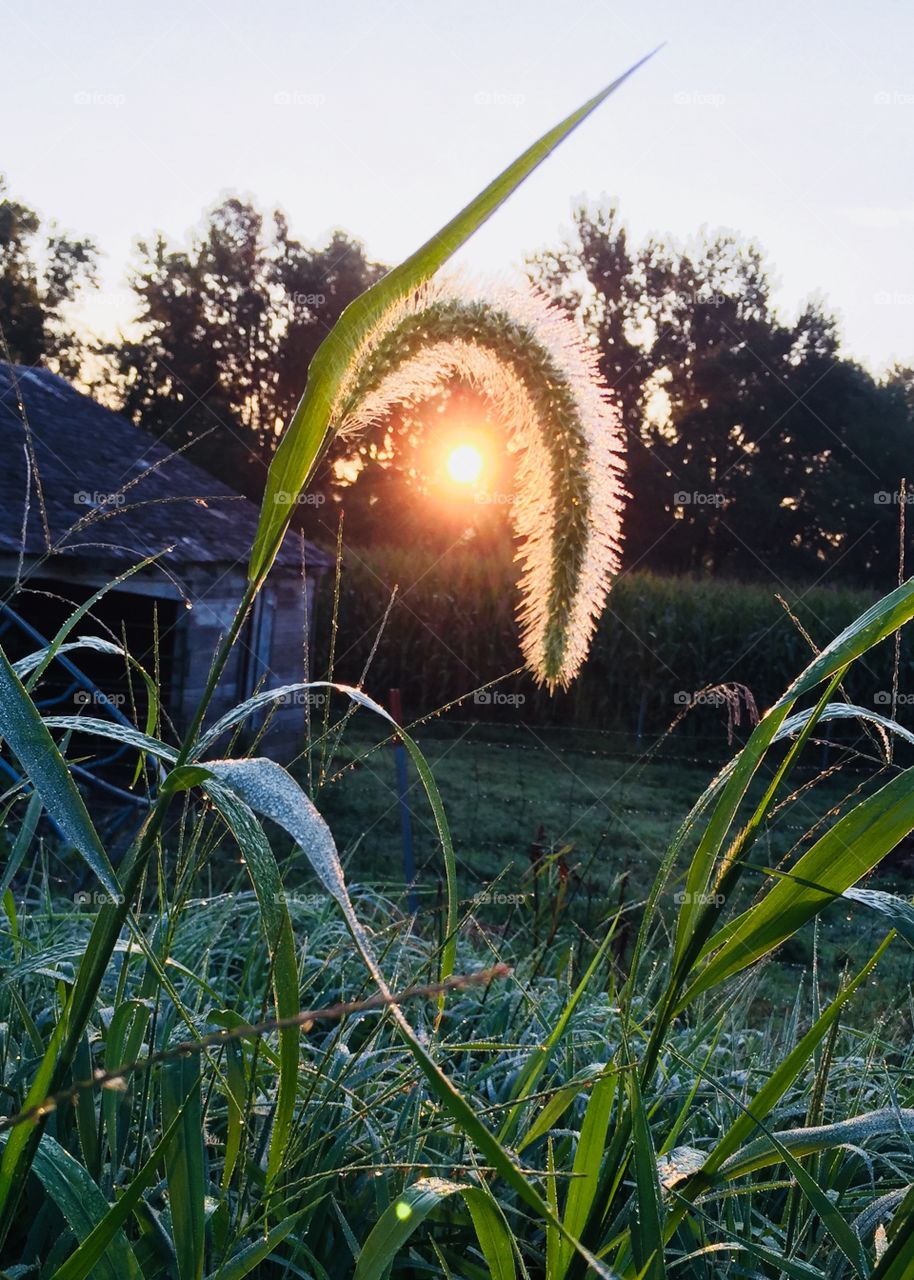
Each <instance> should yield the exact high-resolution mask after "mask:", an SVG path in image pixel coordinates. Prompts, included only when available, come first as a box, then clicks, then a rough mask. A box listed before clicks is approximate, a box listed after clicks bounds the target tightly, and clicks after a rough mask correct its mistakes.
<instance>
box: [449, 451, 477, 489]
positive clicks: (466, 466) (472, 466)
mask: <svg viewBox="0 0 914 1280" xmlns="http://www.w3.org/2000/svg"><path fill="white" fill-rule="evenodd" d="M484 465H485V459H484V458H483V456H482V454H481V452H480V451H479V449H477V448H476V446H475V445H473V444H459V445H457V446H456V448H454V449H452V450H451V452H450V453H449V454H448V459H447V471H448V475H449V476H450V477H451V479H452V480H454V481H455V482H456V483H457V484H475V483H476V481H477V480H478V479H479V477H480V475H481V474H482V469H483V466H484Z"/></svg>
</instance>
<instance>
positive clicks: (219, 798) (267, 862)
mask: <svg viewBox="0 0 914 1280" xmlns="http://www.w3.org/2000/svg"><path fill="white" fill-rule="evenodd" d="M243 763H253V762H243ZM276 767H277V768H279V766H278V765H277V766H276ZM212 768H213V770H214V771H215V769H216V768H217V766H216V765H214V766H212ZM206 789H207V794H208V795H209V797H210V799H211V800H212V802H213V804H214V805H215V806H216V808H217V809H218V811H219V813H220V814H221V815H222V818H223V820H224V821H225V823H226V825H227V826H228V827H229V830H230V831H231V832H232V834H233V835H234V837H235V839H236V840H237V842H238V845H239V847H240V848H241V850H242V851H243V853H244V861H245V866H246V868H247V872H248V875H249V876H250V878H251V883H252V885H253V886H254V893H255V894H256V897H257V904H258V906H259V908H260V918H261V921H262V923H263V931H264V935H265V937H266V940H267V948H268V950H269V954H270V962H271V965H272V976H273V998H274V1000H275V1003H276V1015H277V1017H279V1018H291V1017H294V1015H295V1014H296V1013H297V1012H298V962H297V959H296V951H295V935H294V933H293V931H292V921H291V919H290V918H289V908H288V906H287V905H286V902H285V895H284V893H283V887H282V879H281V877H280V874H279V867H278V866H277V865H276V858H275V857H274V854H273V850H272V849H271V848H270V844H269V841H268V840H267V838H266V836H265V835H264V832H263V828H262V827H261V825H260V823H259V822H258V821H257V819H256V817H255V816H254V814H253V813H252V811H251V809H250V808H249V807H248V805H247V804H246V803H245V802H244V800H243V799H240V798H239V797H238V795H237V794H235V793H234V789H233V788H231V787H229V786H225V787H222V786H219V785H218V784H217V783H214V782H212V781H210V782H209V783H208V784H207V788H206ZM309 803H310V802H309ZM299 1043H300V1032H299V1029H298V1027H284V1028H283V1029H282V1030H281V1031H280V1033H279V1064H280V1065H279V1090H278V1096H277V1099H276V1113H275V1115H274V1117H273V1132H272V1134H271V1136H270V1154H269V1158H268V1161H267V1179H268V1181H272V1180H273V1179H275V1178H276V1176H277V1175H278V1173H279V1171H280V1168H281V1166H282V1161H283V1156H284V1155H285V1151H286V1147H287V1145H288V1141H289V1136H290V1133H291V1131H292V1119H293V1115H294V1111H295V1094H296V1090H297V1087H298V1050H299Z"/></svg>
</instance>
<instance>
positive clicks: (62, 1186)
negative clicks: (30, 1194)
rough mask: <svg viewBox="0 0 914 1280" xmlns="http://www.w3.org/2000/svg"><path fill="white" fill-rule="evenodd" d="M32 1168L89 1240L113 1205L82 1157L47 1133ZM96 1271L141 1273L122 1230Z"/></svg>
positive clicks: (115, 1277) (118, 1275) (104, 1276)
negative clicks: (69, 1151)
mask: <svg viewBox="0 0 914 1280" xmlns="http://www.w3.org/2000/svg"><path fill="white" fill-rule="evenodd" d="M14 1132H15V1130H14ZM7 1145H9V1144H8V1143H7ZM32 1172H33V1173H34V1174H35V1175H36V1177H37V1178H38V1180H39V1182H40V1183H41V1185H42V1186H43V1187H44V1190H45V1192H46V1194H47V1195H48V1196H49V1197H50V1199H51V1200H53V1202H54V1203H55V1204H56V1205H57V1208H58V1209H59V1210H60V1212H61V1213H62V1214H63V1216H64V1219H65V1220H66V1222H67V1225H68V1226H69V1228H70V1230H71V1231H72V1232H73V1234H74V1235H75V1236H76V1238H77V1240H80V1241H84V1240H86V1239H87V1238H88V1237H89V1235H90V1234H91V1232H92V1231H93V1230H94V1229H95V1227H96V1226H97V1225H98V1223H99V1222H101V1221H103V1220H104V1219H105V1217H106V1216H107V1214H108V1211H109V1208H110V1206H109V1204H108V1202H107V1200H106V1199H105V1197H104V1196H103V1195H102V1193H101V1191H100V1189H99V1187H98V1186H97V1185H96V1183H95V1182H94V1181H93V1179H92V1178H91V1177H90V1176H89V1174H88V1173H87V1172H86V1170H85V1169H84V1168H83V1166H82V1165H81V1164H80V1163H79V1161H78V1160H74V1159H73V1157H72V1156H71V1155H70V1154H69V1153H68V1152H67V1151H65V1150H64V1148H63V1147H61V1146H60V1145H59V1144H58V1143H57V1142H56V1141H55V1140H54V1139H53V1138H52V1137H51V1136H50V1134H47V1133H46V1134H43V1135H42V1138H41V1141H40V1142H39V1144H38V1146H37V1148H36V1149H35V1155H34V1158H33V1160H32ZM92 1274H93V1276H94V1277H97V1280H133V1278H134V1277H137V1278H138V1277H139V1276H140V1275H141V1272H140V1268H139V1264H138V1263H137V1260H136V1257H135V1256H134V1253H133V1250H132V1249H131V1247H130V1245H129V1244H128V1242H127V1239H126V1237H125V1236H124V1234H123V1233H122V1232H121V1231H119V1230H118V1231H114V1232H112V1233H111V1234H110V1235H109V1236H108V1239H107V1241H106V1245H105V1248H104V1249H103V1250H102V1251H100V1252H99V1253H98V1255H97V1256H96V1259H95V1264H94V1269H93V1272H92Z"/></svg>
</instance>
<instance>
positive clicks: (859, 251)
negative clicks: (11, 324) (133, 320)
mask: <svg viewBox="0 0 914 1280" xmlns="http://www.w3.org/2000/svg"><path fill="white" fill-rule="evenodd" d="M0 21H2V29H3V32H4V46H5V50H4V66H3V77H2V81H0V110H2V117H3V120H4V124H5V127H4V130H3V146H2V149H0V170H4V171H5V172H6V173H7V175H8V179H9V182H10V185H11V187H12V190H13V192H14V194H15V195H16V196H17V197H19V198H20V199H23V200H25V201H27V202H31V203H32V204H34V205H35V206H36V207H37V208H38V209H39V210H40V211H41V212H42V213H43V214H45V215H47V216H54V217H56V218H57V219H58V220H59V221H60V222H61V223H62V224H63V225H64V226H65V227H67V228H68V229H71V230H75V231H80V232H87V233H91V234H93V235H94V236H95V237H96V238H97V239H98V241H99V242H100V244H101V246H102V248H103V249H104V251H105V254H106V258H105V267H104V277H105V289H104V294H103V296H102V298H101V299H99V300H97V301H96V302H94V303H93V304H92V307H91V309H90V310H89V312H88V318H89V320H90V321H91V323H92V324H93V325H94V326H95V327H96V328H99V329H102V330H106V331H110V330H112V329H113V328H114V327H115V326H116V325H117V324H119V323H122V322H123V321H125V320H126V319H127V318H128V317H129V314H130V311H129V305H130V299H129V295H128V294H127V292H126V291H125V289H124V287H123V284H124V275H125V270H126V267H127V264H128V262H129V260H130V255H131V248H132V243H133V240H134V238H135V237H136V236H137V235H138V234H139V233H149V232H151V231H152V230H154V229H162V230H164V231H166V232H167V233H168V234H169V235H171V236H173V237H176V238H182V237H184V236H185V235H186V234H187V233H188V231H189V230H190V228H191V227H192V226H193V225H194V224H195V223H196V222H197V221H198V219H199V218H200V216H201V214H202V213H203V211H204V209H205V208H207V207H208V206H209V205H211V204H212V203H213V202H214V201H215V200H216V199H217V198H218V197H219V196H220V195H221V194H224V193H226V192H240V193H242V194H248V195H251V196H253V197H255V198H256V200H257V202H258V203H259V204H260V205H261V206H263V207H272V206H273V205H277V204H278V205H280V206H281V207H282V208H283V209H284V210H285V211H286V213H287V215H288V217H289V219H290V221H291V224H292V227H293V230H294V231H295V232H296V233H297V234H298V235H299V236H301V237H302V238H303V239H305V240H308V241H312V242H315V241H316V242H321V241H322V240H323V238H324V237H325V236H326V234H327V232H328V231H329V230H330V229H331V228H332V227H334V226H342V227H344V228H346V229H347V230H349V231H351V232H353V233H355V234H357V235H359V236H360V237H361V238H362V239H364V240H365V242H366V244H367V246H368V249H369V251H370V252H371V253H372V254H373V255H374V256H375V257H377V258H378V259H380V260H383V261H387V262H393V261H395V260H397V259H399V258H401V257H402V256H404V255H405V254H406V253H408V252H409V251H410V250H411V249H413V248H414V247H415V246H416V245H417V244H419V243H420V242H421V241H422V240H423V239H425V238H426V237H427V236H428V235H429V233H430V232H432V231H434V230H435V229H436V228H437V227H438V226H439V225H440V224H441V223H442V222H444V221H445V220H446V219H447V218H448V217H449V216H450V215H451V214H452V213H453V212H454V211H455V210H456V209H457V208H458V207H460V206H461V205H462V204H463V203H465V201H466V200H467V198H468V197H469V196H471V195H472V194H474V193H475V192H476V191H477V190H478V189H479V187H480V186H482V185H483V184H484V183H485V182H486V181H488V180H489V179H490V178H491V177H492V176H493V175H494V174H495V173H496V172H497V171H498V170H499V169H500V168H501V167H503V165H504V164H505V163H506V162H507V161H509V160H510V159H512V158H513V156H514V155H515V154H516V153H517V152H518V151H520V150H521V149H522V148H523V147H524V146H525V145H526V144H527V143H528V142H530V141H532V140H533V138H535V137H536V136H538V135H539V134H540V133H541V132H542V131H543V130H544V129H546V128H547V127H548V126H550V125H552V124H553V123H555V122H556V121H557V120H558V119H559V118H560V117H561V116H562V115H564V114H565V113H566V112H567V111H568V110H570V109H571V108H573V107H574V106H576V105H578V104H579V103H580V102H581V101H582V100H583V99H584V98H586V97H587V96H589V95H590V94H591V93H593V92H594V91H595V90H596V89H598V88H599V87H600V86H601V85H602V84H604V83H606V82H607V81H608V80H610V79H612V78H613V77H614V76H615V75H616V74H618V73H619V72H620V71H621V70H623V69H624V68H625V67H626V66H628V65H629V64H630V63H631V62H633V61H635V60H636V59H637V58H638V57H640V56H641V55H642V54H643V53H645V52H646V51H648V50H649V49H650V48H652V47H653V46H654V45H656V44H658V43H659V42H661V41H666V42H667V45H666V48H665V49H664V50H663V51H662V52H661V53H660V54H659V55H658V56H657V57H656V58H655V59H654V61H653V62H652V63H651V64H650V65H649V66H647V67H646V68H644V69H643V70H642V71H641V72H639V73H638V75H637V76H636V77H635V78H634V79H632V80H631V81H629V83H628V84H627V85H626V86H625V87H624V88H623V89H622V90H621V91H620V93H619V94H618V95H617V96H616V97H614V98H613V99H611V100H610V101H609V102H608V103H606V104H605V105H604V106H603V107H602V108H601V109H600V111H599V112H598V114H597V115H596V116H595V117H593V118H592V119H591V120H590V121H588V122H587V123H586V124H585V125H584V126H583V127H582V128H581V129H580V130H579V131H578V132H577V133H576V134H575V135H574V137H573V138H571V139H570V140H569V142H567V143H566V144H565V145H564V146H563V147H562V148H561V150H560V151H559V152H558V153H557V154H556V155H555V156H554V157H553V158H552V159H551V160H550V161H549V162H548V163H547V164H546V165H545V166H544V167H543V168H542V169H541V170H540V171H539V172H538V173H537V174H536V175H534V177H533V178H532V179H530V180H529V181H528V183H527V184H526V186H525V187H524V188H523V190H522V191H521V192H519V193H518V194H517V195H515V196H514V197H513V198H512V200H511V201H510V203H509V204H508V205H507V206H506V207H505V208H504V209H502V210H501V211H500V212H499V213H498V214H497V215H496V216H495V218H493V219H492V221H491V222H490V223H489V224H488V225H487V226H486V227H485V228H484V229H483V230H482V232H481V233H480V234H479V235H478V236H477V237H476V238H475V239H474V240H473V242H472V243H471V245H470V246H468V247H467V248H466V249H465V250H463V251H462V254H461V261H462V262H463V263H465V264H466V265H467V266H469V267H470V268H472V269H473V270H474V271H481V272H482V271H484V272H493V271H503V270H512V269H516V267H517V266H518V265H519V264H520V262H521V261H522V259H523V255H524V254H525V253H526V252H528V251H530V250H533V249H536V248H537V247H539V246H543V245H547V244H553V243H556V241H557V240H558V238H559V235H560V232H561V229H562V228H567V227H568V226H569V224H570V214H571V210H572V208H573V206H574V204H575V203H576V202H577V200H578V199H579V198H580V197H582V196H585V195H586V196H588V197H591V198H595V199H596V198H600V197H601V196H604V197H617V198H618V199H619V200H620V202H621V208H622V211H623V214H624V216H625V218H626V220H627V222H628V224H629V226H630V228H631V230H632V232H633V233H634V235H635V236H636V237H637V238H640V237H641V236H642V235H644V234H646V233H647V232H649V231H659V232H672V233H674V234H675V235H677V236H679V237H685V236H688V235H689V234H690V233H692V232H694V231H695V230H696V229H697V228H698V227H699V226H701V225H702V224H705V225H707V226H710V227H728V228H734V229H737V230H739V231H741V232H743V233H747V234H752V235H754V236H755V237H756V238H757V239H758V240H759V241H760V242H761V243H762V244H763V245H764V247H765V248H766V249H767V251H768V253H769V255H770V258H771V260H772V262H773V263H774V266H775V267H776V270H777V279H778V281H779V293H778V298H779V301H780V303H781V305H782V307H783V310H784V312H785V313H786V314H788V315H790V314H792V313H793V312H794V311H795V309H796V308H797V306H798V305H799V304H800V303H801V302H802V300H803V299H804V298H806V297H807V296H809V295H810V294H811V293H815V292H822V293H824V294H825V295H826V297H827V298H828V300H829V302H830V304H831V305H832V306H833V307H835V308H836V309H837V310H838V312H839V314H840V316H841V320H842V324H843V329H844V333H845V337H846V346H847V349H848V350H849V351H851V352H852V353H854V354H856V355H857V356H859V357H861V358H863V359H865V360H866V361H868V362H869V363H870V364H871V365H872V366H873V367H874V368H876V369H879V368H881V367H882V366H883V365H885V364H886V363H888V362H889V361H891V360H892V359H904V360H906V361H908V362H910V361H914V254H912V252H911V244H912V237H914V5H912V4H911V3H910V2H909V0H875V2H873V3H862V0H830V2H823V0H774V2H772V3H767V4H758V3H752V4H749V3H734V2H733V0H731V2H730V3H723V2H721V0H704V2H703V3H701V4H695V3H692V4H687V3H683V0H678V2H674V0H657V2H654V3H652V2H651V0H641V2H640V3H633V2H631V0H619V2H616V3H612V2H610V0H562V2H560V0H489V2H488V3H486V2H485V0H461V2H460V3H458V4H454V3H450V2H449V3H444V2H439V0H424V2H423V0H338V2H336V3H332V4H328V3H316V2H315V0H299V3H287V2H286V0H259V3H256V4H255V3H250V0H223V2H222V3H218V2H217V0H159V2H158V3H155V4H151V3H150V4H144V5H141V4H136V3H133V4H131V3H124V0H119V2H117V3H113V2H111V0H92V2H91V3H82V4H79V3H76V4H74V3H62V2H59V0H43V2H42V3H41V4H38V5H34V6H32V7H31V8H29V7H27V6H25V5H23V4H22V3H21V0H13V2H12V3H10V2H9V0H0Z"/></svg>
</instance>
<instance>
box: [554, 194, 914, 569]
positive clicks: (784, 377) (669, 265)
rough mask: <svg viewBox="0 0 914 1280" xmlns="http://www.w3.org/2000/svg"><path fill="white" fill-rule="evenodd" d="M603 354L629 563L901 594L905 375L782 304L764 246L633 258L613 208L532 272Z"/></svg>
mask: <svg viewBox="0 0 914 1280" xmlns="http://www.w3.org/2000/svg"><path fill="white" fill-rule="evenodd" d="M531 269H532V271H533V274H534V276H535V277H536V278H537V279H538V280H539V281H540V283H541V284H542V285H543V286H544V287H546V288H547V289H548V290H549V291H550V292H551V293H552V294H553V295H554V296H555V297H556V298H558V299H559V300H560V301H561V302H562V303H563V304H564V305H565V306H567V307H569V308H571V309H573V310H574V311H575V312H576V313H577V314H578V315H579V316H580V318H581V321H582V323H583V324H584V325H585V326H586V327H587V329H588V331H589V332H590V334H591V336H592V339H593V341H594V342H595V343H596V344H597V346H598V348H599V350H600V354H601V361H602V365H603V372H604V374H605V376H606V378H607V380H608V382H609V384H610V386H611V387H613V389H614V390H615V392H616V394H617V395H618V397H619V401H620V404H621V407H622V412H623V416H624V423H625V428H626V435H627V442H628V488H629V491H630V494H631V498H630V502H629V506H628V511H627V515H626V562H627V564H628V566H629V567H635V566H641V567H648V568H652V569H656V570H660V571H664V572H676V573H679V572H687V571H688V572H708V573H718V574H728V575H732V576H738V577H743V578H757V577H759V576H765V577H770V576H771V575H772V574H773V575H775V576H778V575H784V576H788V577H791V578H794V579H818V578H819V577H821V576H823V575H825V574H827V573H829V572H830V571H832V570H837V571H839V573H840V575H841V576H843V577H848V578H853V579H856V580H859V581H867V582H880V583H881V584H887V583H889V582H891V580H892V577H893V575H894V573H895V572H896V570H897V521H898V508H897V498H896V495H897V494H898V492H899V485H900V481H901V479H902V477H903V476H905V475H906V474H907V473H908V472H909V470H910V468H909V461H908V459H909V457H910V444H911V439H912V425H914V416H912V394H911V374H910V371H905V370H903V369H897V370H895V371H893V373H892V374H890V375H889V376H888V377H887V378H886V379H884V380H882V381H879V380H877V379H876V378H874V377H873V376H872V375H871V374H870V373H868V372H867V371H866V370H865V369H863V368H862V367H861V366H860V365H858V364H856V363H855V362H854V361H852V360H850V359H848V358H847V357H846V356H844V355H843V354H842V352H841V348H840V337H839V334H838V329H837V324H836V322H835V320H834V318H833V317H832V316H830V315H829V314H828V313H827V312H826V311H825V309H824V308H823V306H822V304H821V303H820V302H818V301H812V302H810V303H809V304H807V306H806V307H805V308H804V309H803V311H802V313H801V314H800V316H799V317H798V318H797V320H796V321H795V322H793V323H786V322H784V321H783V320H782V319H781V318H780V316H779V315H778V313H777V312H776V310H775V308H774V305H773V302H772V285H771V280H770V276H769V272H768V268H767V265H766V263H765V260H764V257H763V255H762V254H761V252H760V250H759V249H758V247H757V246H756V245H755V244H753V243H751V242H744V241H741V240H739V239H738V238H736V237H735V236H732V235H728V234H721V235H715V236H707V235H706V236H703V237H701V238H700V239H699V240H698V241H697V242H696V243H695V244H694V245H691V246H688V247H679V246H676V245H674V244H672V243H671V242H670V241H668V240H663V241H661V240H658V239H656V238H651V239H649V240H648V241H647V242H646V243H645V244H644V245H642V246H640V247H635V246H632V245H631V243H630V240H629V237H628V235H627V233H626V229H625V227H624V226H623V224H622V222H621V220H620V218H619V213H618V210H617V209H615V208H608V209H600V208H588V207H582V208H580V209H579V210H578V211H577V214H576V217H575V236H574V238H573V239H572V240H571V241H569V242H567V243H566V244H565V245H564V246H563V247H562V248H560V249H559V250H558V251H555V252H552V253H547V254H545V255H542V256H541V257H540V258H539V259H537V260H534V261H533V262H532V264H531Z"/></svg>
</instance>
